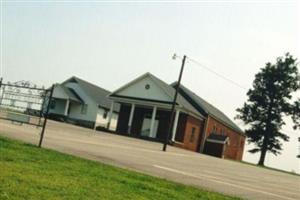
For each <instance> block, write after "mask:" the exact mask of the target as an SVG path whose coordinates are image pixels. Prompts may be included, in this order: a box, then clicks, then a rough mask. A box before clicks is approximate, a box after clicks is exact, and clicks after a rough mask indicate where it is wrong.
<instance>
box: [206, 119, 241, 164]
mask: <svg viewBox="0 0 300 200" xmlns="http://www.w3.org/2000/svg"><path fill="white" fill-rule="evenodd" d="M213 132H215V133H216V134H224V135H227V136H228V137H229V144H228V145H226V146H225V151H224V158H228V159H233V160H242V157H243V151H244V145H245V136H243V135H241V134H240V133H238V132H236V131H234V130H232V129H231V128H229V127H227V126H225V125H223V124H222V123H221V122H219V121H217V120H216V119H214V118H212V117H210V116H209V121H208V124H207V129H206V132H205V137H208V135H209V134H211V133H213Z"/></svg>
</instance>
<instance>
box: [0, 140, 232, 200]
mask: <svg viewBox="0 0 300 200" xmlns="http://www.w3.org/2000/svg"><path fill="white" fill-rule="evenodd" d="M0 199H1V200H4V199H22V200H23V199H38V200H42V199H51V200H55V199H83V200H86V199H113V200H118V199H122V200H124V199H155V200H158V199H170V200H174V199H184V200H185V199H197V200H199V199H203V200H204V199H216V200H219V199H228V200H231V199H238V198H233V197H228V196H225V195H222V194H218V193H214V192H208V191H204V190H200V189H198V188H194V187H190V186H184V185H181V184H177V183H173V182H170V181H166V180H163V179H159V178H155V177H151V176H148V175H143V174H140V173H136V172H133V171H129V170H124V169H120V168H117V167H113V166H109V165H105V164H102V163H99V162H94V161H89V160H84V159H81V158H77V157H74V156H70V155H66V154H62V153H59V152H56V151H52V150H47V149H39V148H37V147H35V146H33V145H30V144H24V143H21V142H18V141H14V140H10V139H7V138H3V137H0Z"/></svg>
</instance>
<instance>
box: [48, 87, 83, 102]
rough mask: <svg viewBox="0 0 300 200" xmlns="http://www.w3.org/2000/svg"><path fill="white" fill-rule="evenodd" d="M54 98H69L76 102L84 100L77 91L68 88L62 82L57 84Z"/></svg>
mask: <svg viewBox="0 0 300 200" xmlns="http://www.w3.org/2000/svg"><path fill="white" fill-rule="evenodd" d="M56 91H59V92H56ZM53 97H54V98H58V99H69V100H72V101H76V102H79V103H80V102H82V99H81V98H80V97H79V96H78V95H77V94H76V93H75V91H73V90H71V88H67V87H65V86H63V85H61V84H55V90H54V93H53Z"/></svg>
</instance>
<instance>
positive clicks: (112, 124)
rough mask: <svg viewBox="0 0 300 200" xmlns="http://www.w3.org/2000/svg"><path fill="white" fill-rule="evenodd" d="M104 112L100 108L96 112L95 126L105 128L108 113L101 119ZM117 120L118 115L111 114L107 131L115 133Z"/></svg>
mask: <svg viewBox="0 0 300 200" xmlns="http://www.w3.org/2000/svg"><path fill="white" fill-rule="evenodd" d="M104 112H105V110H104V109H102V108H99V109H98V112H97V118H96V126H102V127H105V128H106V127H107V123H108V120H109V111H107V116H106V118H103V116H104ZM117 120H118V114H116V113H113V115H112V118H111V122H110V127H109V130H112V131H115V130H116V129H117Z"/></svg>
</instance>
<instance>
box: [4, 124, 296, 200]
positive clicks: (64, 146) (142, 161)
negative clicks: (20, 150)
mask: <svg viewBox="0 0 300 200" xmlns="http://www.w3.org/2000/svg"><path fill="white" fill-rule="evenodd" d="M39 132H40V128H36V127H33V126H28V125H22V126H20V125H15V124H12V123H11V122H9V121H3V120H0V134H1V135H5V136H7V137H10V138H16V139H19V140H23V141H26V142H30V143H34V144H37V143H38V140H39ZM43 147H45V148H49V149H55V150H58V151H60V152H64V153H68V154H72V155H76V156H80V157H83V158H88V159H92V160H97V161H101V162H105V163H108V164H112V165H116V166H119V167H123V168H128V169H132V170H135V171H139V172H143V173H146V174H150V175H153V176H157V177H161V178H166V179H169V180H172V181H176V182H179V183H184V184H188V185H194V186H196V187H201V188H205V189H207V190H213V191H217V192H221V193H225V194H228V195H233V196H239V197H242V198H245V199H256V200H268V199H272V200H273V199H274V200H298V199H300V176H296V175H291V174H287V173H282V172H278V171H273V170H267V169H263V168H259V167H255V166H251V165H247V164H242V163H239V162H234V161H229V160H223V159H218V158H213V157H210V156H206V155H202V154H199V153H195V152H190V151H186V150H183V149H179V148H175V147H171V146H168V149H167V152H163V151H161V148H162V144H159V143H155V142H149V141H144V140H140V139H135V138H129V137H124V136H119V135H114V134H108V133H104V132H99V131H94V130H90V129H85V128H81V127H77V126H73V125H69V124H64V123H59V122H54V121H48V126H47V128H46V132H45V138H44V143H43Z"/></svg>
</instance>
